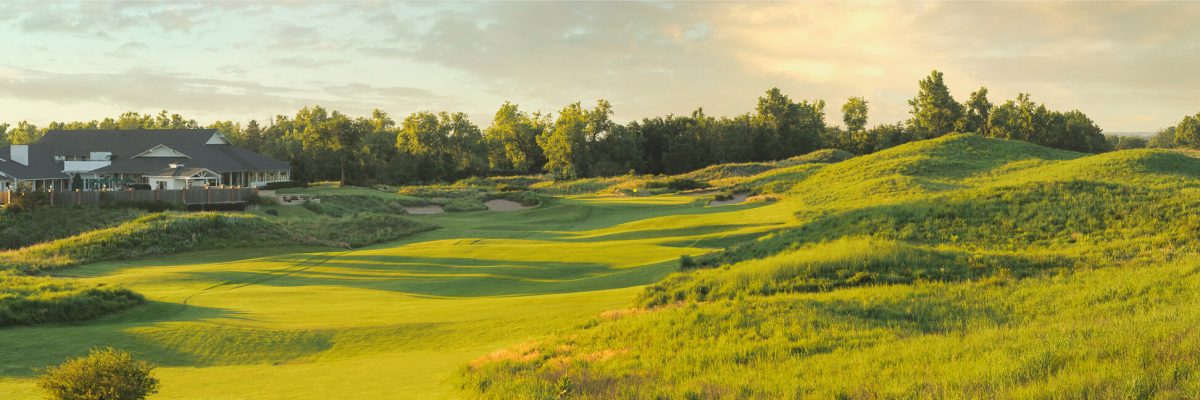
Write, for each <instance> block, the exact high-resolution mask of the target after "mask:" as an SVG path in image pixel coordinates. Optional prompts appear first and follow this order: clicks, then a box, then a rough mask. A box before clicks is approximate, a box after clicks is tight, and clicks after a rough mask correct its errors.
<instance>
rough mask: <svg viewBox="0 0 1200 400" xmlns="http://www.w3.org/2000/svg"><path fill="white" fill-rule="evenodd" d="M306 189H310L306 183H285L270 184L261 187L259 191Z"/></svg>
mask: <svg viewBox="0 0 1200 400" xmlns="http://www.w3.org/2000/svg"><path fill="white" fill-rule="evenodd" d="M306 187H308V184H307V183H304V182H296V181H283V182H269V183H267V184H265V185H262V186H260V187H259V189H260V190H279V189H289V188H306Z"/></svg>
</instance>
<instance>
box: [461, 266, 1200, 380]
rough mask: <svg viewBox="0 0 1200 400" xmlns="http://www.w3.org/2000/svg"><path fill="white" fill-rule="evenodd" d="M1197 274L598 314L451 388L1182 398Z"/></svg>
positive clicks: (882, 290) (515, 350) (488, 360)
mask: <svg viewBox="0 0 1200 400" xmlns="http://www.w3.org/2000/svg"><path fill="white" fill-rule="evenodd" d="M1196 261H1200V260H1194V259H1193V260H1190V262H1189V263H1180V264H1170V265H1166V266H1161V267H1156V268H1146V269H1107V270H1097V271H1089V272H1087V273H1081V274H1074V275H1072V276H1069V277H1057V276H1055V277H1045V278H1035V279H1028V280H1023V281H1021V282H1019V283H1018V282H1015V281H1012V280H1007V279H994V280H988V281H985V282H963V283H952V284H940V283H939V284H917V285H896V286H877V287H871V288H861V289H849V290H839V291H834V292H828V293H817V294H787V295H775V296H748V297H744V298H741V299H734V300H721V301H711V302H702V303H688V304H685V305H680V306H676V307H664V308H659V309H655V310H639V309H634V310H623V311H614V312H608V313H605V314H602V315H601V316H600V317H598V318H596V319H595V320H593V321H592V322H590V323H587V324H585V325H583V326H581V327H579V328H578V329H575V330H572V331H570V332H569V334H564V335H559V336H554V337H551V338H549V339H545V340H540V341H536V342H529V343H526V344H523V345H519V346H514V347H511V348H508V349H505V350H502V351H497V352H495V353H492V354H490V355H488V356H484V357H480V358H478V359H476V360H475V361H473V362H471V363H470V364H468V365H467V366H465V367H464V368H463V370H462V379H461V380H460V387H461V389H462V390H463V391H464V393H465V396H467V397H470V398H480V399H505V398H514V397H526V396H527V397H530V398H553V397H555V396H559V397H560V398H572V399H610V398H622V399H661V398H669V399H676V398H679V399H686V398H772V399H774V398H843V399H875V398H964V399H966V398H1076V397H1088V398H1190V397H1192V394H1193V393H1195V392H1196V390H1198V389H1200V377H1197V376H1196V374H1195V373H1194V372H1192V371H1196V366H1197V365H1200V332H1197V330H1196V329H1194V326H1195V324H1197V323H1200V296H1197V295H1196V294H1195V293H1196V292H1195V288H1196V287H1197V285H1200V275H1197V274H1195V273H1193V271H1194V267H1193V265H1194V264H1193V263H1194V262H1196ZM564 394H565V395H564Z"/></svg>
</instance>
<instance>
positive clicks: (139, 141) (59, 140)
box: [0, 129, 290, 179]
mask: <svg viewBox="0 0 1200 400" xmlns="http://www.w3.org/2000/svg"><path fill="white" fill-rule="evenodd" d="M216 133H217V130H215V129H146V130H78V131H49V132H46V135H45V136H43V137H42V139H41V140H39V141H38V142H37V143H35V144H33V145H31V146H30V151H29V158H30V165H29V166H28V167H26V166H22V165H20V164H17V163H13V162H12V161H11V160H7V158H6V157H4V156H5V155H7V154H8V150H7V148H5V149H3V150H0V158H2V159H5V161H6V162H7V163H6V162H0V172H5V173H10V171H11V173H10V175H13V176H16V177H17V178H18V179H47V178H64V177H66V175H65V174H63V173H62V172H61V171H62V162H55V161H54V160H53V156H56V155H78V156H86V155H88V154H89V153H90V152H93V151H102V152H110V153H112V164H111V165H109V166H107V167H104V168H100V169H97V170H95V171H94V172H99V173H140V174H148V173H154V172H157V171H162V170H164V169H166V168H167V167H168V166H169V164H171V163H184V164H187V165H188V166H189V167H198V168H207V169H209V170H212V171H214V172H218V173H223V172H241V171H277V170H286V169H290V166H289V165H288V163H286V162H283V161H279V160H276V159H273V158H271V157H267V156H265V155H262V154H258V153H255V152H252V151H249V150H246V149H242V148H238V147H235V146H231V145H221V144H212V145H210V144H205V143H206V142H207V141H208V139H210V138H212V136H213V135H214V134H216ZM158 145H163V146H167V147H169V148H171V149H173V150H175V151H178V152H180V153H183V154H185V155H187V156H188V157H189V158H178V157H142V158H134V156H136V155H138V154H141V153H143V152H145V151H146V150H149V149H151V148H153V147H155V146H158Z"/></svg>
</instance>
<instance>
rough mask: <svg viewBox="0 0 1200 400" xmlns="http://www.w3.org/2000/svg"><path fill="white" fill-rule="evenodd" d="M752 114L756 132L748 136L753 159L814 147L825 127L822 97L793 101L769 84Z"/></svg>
mask: <svg viewBox="0 0 1200 400" xmlns="http://www.w3.org/2000/svg"><path fill="white" fill-rule="evenodd" d="M755 112H756V113H755V115H754V118H753V121H754V124H755V126H756V128H759V129H754V130H752V132H754V133H756V135H753V136H752V137H753V138H754V139H751V140H752V141H753V144H754V148H755V149H756V150H757V152H758V154H757V157H755V158H756V161H764V160H775V159H782V158H787V157H791V156H794V155H797V154H804V153H807V152H810V151H813V150H816V149H817V146H818V145H819V144H820V141H821V135H822V133H823V132H824V131H825V101H823V100H816V101H813V102H809V101H807V100H805V101H802V102H799V103H795V102H792V100H791V99H790V98H788V96H785V95H784V94H783V93H782V92H780V90H779V88H771V89H770V90H767V93H766V95H765V96H763V97H759V98H758V107H756V108H755Z"/></svg>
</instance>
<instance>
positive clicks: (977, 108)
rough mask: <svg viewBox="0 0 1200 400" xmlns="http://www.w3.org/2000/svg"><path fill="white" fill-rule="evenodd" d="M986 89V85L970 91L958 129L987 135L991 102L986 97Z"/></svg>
mask: <svg viewBox="0 0 1200 400" xmlns="http://www.w3.org/2000/svg"><path fill="white" fill-rule="evenodd" d="M987 93H988V90H987V88H986V87H980V88H979V90H976V91H974V92H971V97H970V98H969V99H967V103H966V104H965V106H966V108H967V113H966V115H964V116H963V123H962V126H961V127H960V130H962V131H963V132H975V133H978V134H980V135H984V136H988V135H989V134H990V133H991V132H989V129H988V128H989V127H990V126H989V124H988V123H989V121H988V120H989V118H990V117H991V114H992V107H993V105H992V102H991V101H988V98H987Z"/></svg>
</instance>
